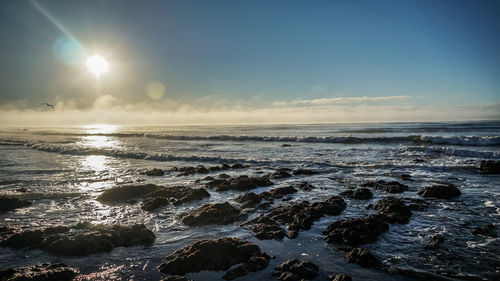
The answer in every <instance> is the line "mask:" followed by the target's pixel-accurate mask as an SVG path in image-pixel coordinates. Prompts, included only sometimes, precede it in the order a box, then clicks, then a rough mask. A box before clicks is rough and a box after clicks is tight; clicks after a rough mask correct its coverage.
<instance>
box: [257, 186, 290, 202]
mask: <svg viewBox="0 0 500 281" xmlns="http://www.w3.org/2000/svg"><path fill="white" fill-rule="evenodd" d="M295 192H297V189H295V188H294V187H293V186H282V187H277V188H274V189H271V190H269V191H265V192H262V193H261V194H260V195H261V196H262V197H264V198H266V199H274V198H281V197H283V196H286V195H290V194H293V193H295Z"/></svg>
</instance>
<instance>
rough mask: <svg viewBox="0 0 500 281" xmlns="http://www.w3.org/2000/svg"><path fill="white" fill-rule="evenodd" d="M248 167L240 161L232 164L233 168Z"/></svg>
mask: <svg viewBox="0 0 500 281" xmlns="http://www.w3.org/2000/svg"><path fill="white" fill-rule="evenodd" d="M244 168H246V166H244V165H242V164H240V163H234V164H233V165H232V166H231V169H244Z"/></svg>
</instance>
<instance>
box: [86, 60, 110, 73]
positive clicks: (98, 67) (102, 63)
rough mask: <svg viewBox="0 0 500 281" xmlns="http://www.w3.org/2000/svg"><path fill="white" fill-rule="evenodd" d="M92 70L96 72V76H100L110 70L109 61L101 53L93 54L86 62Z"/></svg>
mask: <svg viewBox="0 0 500 281" xmlns="http://www.w3.org/2000/svg"><path fill="white" fill-rule="evenodd" d="M86 65H87V67H88V68H89V70H90V72H92V73H94V74H95V76H97V77H99V76H101V74H103V73H105V72H108V69H109V63H108V62H107V61H106V59H105V58H103V57H101V56H99V55H93V56H91V57H89V58H88V59H87V63H86Z"/></svg>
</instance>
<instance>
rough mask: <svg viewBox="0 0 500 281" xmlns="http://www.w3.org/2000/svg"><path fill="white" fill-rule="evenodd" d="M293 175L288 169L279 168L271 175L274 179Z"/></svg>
mask: <svg viewBox="0 0 500 281" xmlns="http://www.w3.org/2000/svg"><path fill="white" fill-rule="evenodd" d="M291 176H292V175H290V174H289V173H288V171H286V170H277V171H276V172H274V173H273V174H272V175H271V178H273V179H283V178H289V177H291Z"/></svg>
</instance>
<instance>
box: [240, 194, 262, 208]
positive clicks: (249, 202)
mask: <svg viewBox="0 0 500 281" xmlns="http://www.w3.org/2000/svg"><path fill="white" fill-rule="evenodd" d="M235 201H236V202H238V203H240V204H241V207H242V208H243V209H246V208H251V207H254V206H256V205H258V204H260V202H262V196H260V195H258V194H255V193H254V192H250V193H246V194H243V195H240V196H238V197H236V199H235Z"/></svg>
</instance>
